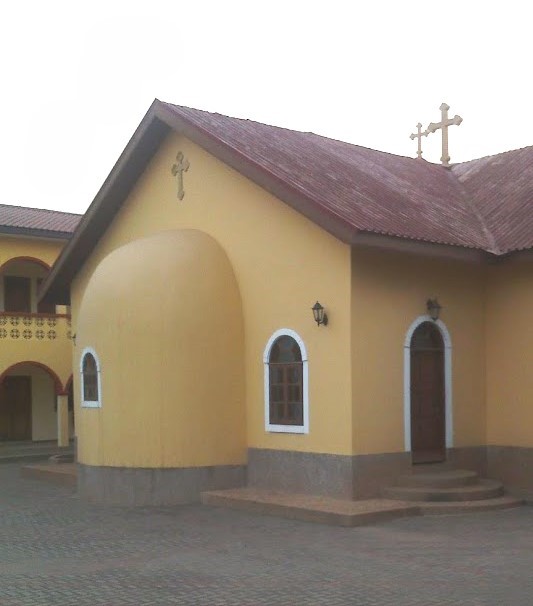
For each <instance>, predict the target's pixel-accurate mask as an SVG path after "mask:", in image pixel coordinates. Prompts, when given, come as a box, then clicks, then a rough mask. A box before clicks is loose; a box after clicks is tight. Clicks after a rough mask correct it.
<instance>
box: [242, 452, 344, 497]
mask: <svg viewBox="0 0 533 606" xmlns="http://www.w3.org/2000/svg"><path fill="white" fill-rule="evenodd" d="M248 486H251V487H254V488H266V489H269V490H280V491H286V492H299V493H304V494H315V495H327V496H331V497H338V498H343V499H351V498H352V494H353V491H352V457H351V456H346V455H333V454H320V453H312V452H296V451H290V450H269V449H262V448H249V449H248Z"/></svg>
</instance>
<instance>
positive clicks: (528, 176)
mask: <svg viewBox="0 0 533 606" xmlns="http://www.w3.org/2000/svg"><path fill="white" fill-rule="evenodd" d="M164 105H165V106H166V107H168V108H170V109H171V110H172V112H173V113H174V114H175V115H176V116H178V117H179V118H180V119H183V120H185V121H187V122H188V123H189V124H190V125H192V126H194V127H195V128H198V129H201V130H202V131H203V132H204V133H207V134H209V135H210V136H211V137H213V138H215V139H217V140H218V141H219V142H222V143H223V144H224V145H226V146H229V147H230V148H232V149H233V150H235V151H236V152H238V153H239V154H240V155H241V156H242V158H243V160H244V161H245V162H251V163H253V164H254V165H255V166H257V167H260V168H261V169H262V170H264V171H266V172H268V173H269V174H270V175H272V176H273V177H274V178H276V179H280V180H282V181H284V182H285V183H286V184H288V185H290V186H291V187H293V188H294V189H295V190H297V191H299V192H300V193H301V194H302V195H304V196H306V197H307V198H309V200H310V201H311V202H313V203H315V204H316V205H318V206H320V207H322V209H324V210H326V211H328V212H329V213H332V214H334V215H336V216H337V217H338V218H340V219H341V220H343V221H344V222H345V223H347V224H348V225H349V226H350V227H351V228H352V229H353V230H356V231H358V232H370V233H379V234H387V235H391V236H396V237H402V238H408V239H412V240H423V241H426V242H436V243H441V244H452V245H457V246H463V247H468V248H477V249H481V250H485V251H488V252H492V253H495V254H500V253H502V252H508V251H510V250H516V249H523V248H530V247H533V199H532V196H531V193H532V192H533V147H528V148H525V149H522V150H517V151H516V152H508V153H505V154H499V155H497V156H492V157H491V158H485V159H482V160H475V161H473V162H468V163H465V164H463V165H456V166H454V167H453V169H451V170H450V169H448V168H445V167H443V166H440V165H436V164H430V163H428V162H426V161H424V160H418V159H416V160H415V159H413V158H405V157H402V156H395V155H392V154H388V153H384V152H379V151H375V150H372V149H367V148H364V147H359V146H357V145H351V144H349V143H343V142H341V141H335V140H332V139H327V138H325V137H321V136H318V135H315V134H313V133H302V132H297V131H291V130H287V129H283V128H278V127H274V126H266V125H264V124H260V123H258V122H253V121H251V120H242V119H238V118H228V117H226V116H222V115H220V114H212V113H208V112H204V111H199V110H195V109H190V108H186V107H179V106H176V105H172V104H168V103H166V104H164ZM503 194H505V195H503ZM528 222H529V223H528ZM528 225H529V228H528Z"/></svg>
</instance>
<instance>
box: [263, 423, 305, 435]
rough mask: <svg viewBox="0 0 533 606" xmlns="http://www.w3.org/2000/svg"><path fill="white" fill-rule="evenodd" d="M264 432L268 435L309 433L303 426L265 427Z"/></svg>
mask: <svg viewBox="0 0 533 606" xmlns="http://www.w3.org/2000/svg"><path fill="white" fill-rule="evenodd" d="M265 430H266V431H267V432H268V433H299V434H303V433H309V428H308V427H306V426H305V425H267V426H266V427H265Z"/></svg>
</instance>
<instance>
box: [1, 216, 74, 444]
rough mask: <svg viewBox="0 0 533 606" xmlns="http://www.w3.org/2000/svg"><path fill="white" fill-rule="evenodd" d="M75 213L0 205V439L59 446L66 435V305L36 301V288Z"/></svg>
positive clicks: (69, 380)
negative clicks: (43, 441)
mask: <svg viewBox="0 0 533 606" xmlns="http://www.w3.org/2000/svg"><path fill="white" fill-rule="evenodd" d="M79 220H80V216H79V215H73V214H69V213H63V212H56V211H49V210H42V209H36V208H26V207H19V206H7V205H0V273H1V279H0V345H1V349H0V440H1V441H26V440H32V441H41V440H58V442H59V445H61V446H66V445H67V444H68V441H69V437H71V436H72V435H73V415H72V413H69V411H68V400H69V393H70V394H71V391H72V388H71V384H72V361H71V360H72V351H71V350H72V343H71V339H70V334H71V327H70V315H69V313H68V311H69V310H68V309H67V308H66V307H64V306H58V307H57V308H56V306H55V305H53V304H43V303H39V301H38V294H37V293H38V289H39V287H40V284H41V283H42V282H43V280H45V279H46V277H47V275H48V273H49V271H50V267H51V265H52V264H53V263H54V261H55V260H56V258H57V257H58V255H59V253H60V252H61V249H62V248H63V246H64V245H65V243H66V241H67V240H68V239H69V238H70V236H71V235H72V232H73V231H74V229H75V227H76V225H77V224H78V222H79ZM70 399H71V402H72V396H71V397H70ZM71 408H72V405H71Z"/></svg>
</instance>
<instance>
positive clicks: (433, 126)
mask: <svg viewBox="0 0 533 606" xmlns="http://www.w3.org/2000/svg"><path fill="white" fill-rule="evenodd" d="M439 109H440V111H441V116H442V118H441V121H440V122H431V123H430V124H429V125H428V127H427V129H426V131H427V132H428V133H434V132H435V131H436V130H438V129H442V156H441V159H440V161H441V162H442V164H443V166H450V155H449V153H448V126H452V125H454V124H456V125H457V126H459V124H461V122H462V121H463V119H462V118H461V116H458V115H457V114H456V115H455V116H454V117H453V118H448V110H449V109H450V106H449V105H446V103H443V104H442V105H441V106H440V108H439Z"/></svg>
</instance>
